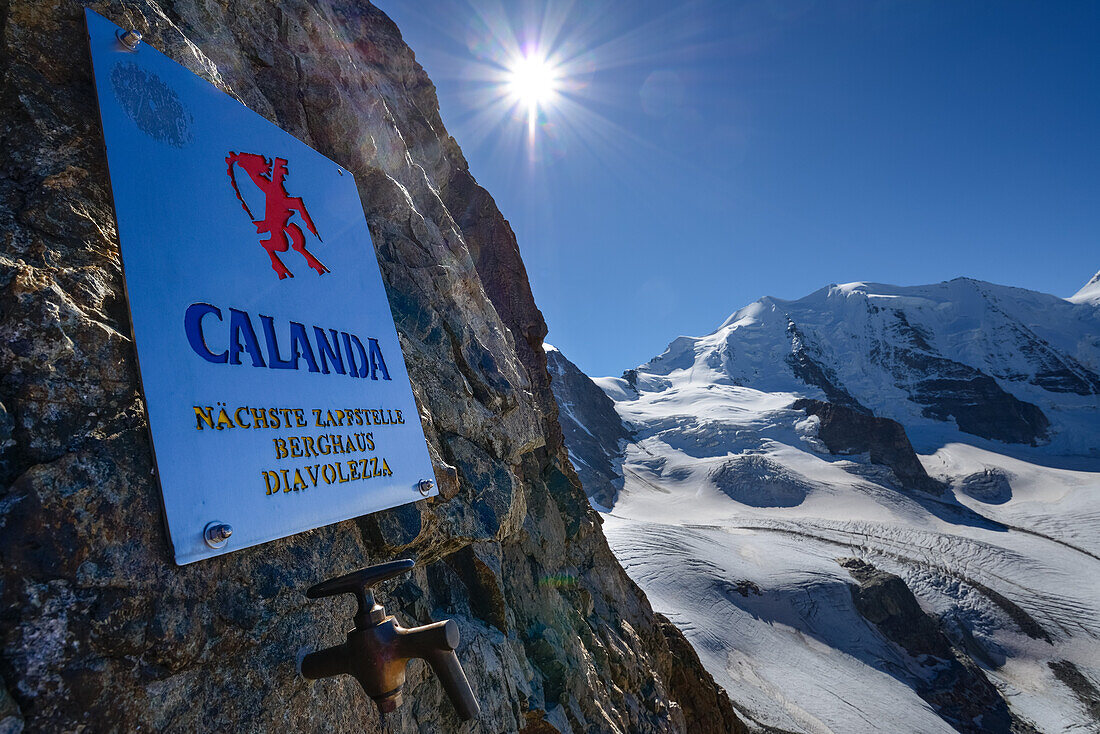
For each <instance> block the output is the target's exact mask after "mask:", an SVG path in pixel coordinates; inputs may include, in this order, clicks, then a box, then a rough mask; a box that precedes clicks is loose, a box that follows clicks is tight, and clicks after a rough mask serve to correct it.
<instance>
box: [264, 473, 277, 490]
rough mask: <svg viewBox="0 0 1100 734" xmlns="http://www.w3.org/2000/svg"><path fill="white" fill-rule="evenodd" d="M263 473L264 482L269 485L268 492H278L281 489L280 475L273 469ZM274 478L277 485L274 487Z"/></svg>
mask: <svg viewBox="0 0 1100 734" xmlns="http://www.w3.org/2000/svg"><path fill="white" fill-rule="evenodd" d="M263 475H264V484H266V485H267V493H268V494H275V493H276V492H278V491H279V475H278V474H276V473H275V472H273V471H265V472H264V473H263ZM272 479H274V480H275V486H274V487H272V486H271V480H272Z"/></svg>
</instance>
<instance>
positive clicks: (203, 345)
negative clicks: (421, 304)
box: [183, 303, 390, 380]
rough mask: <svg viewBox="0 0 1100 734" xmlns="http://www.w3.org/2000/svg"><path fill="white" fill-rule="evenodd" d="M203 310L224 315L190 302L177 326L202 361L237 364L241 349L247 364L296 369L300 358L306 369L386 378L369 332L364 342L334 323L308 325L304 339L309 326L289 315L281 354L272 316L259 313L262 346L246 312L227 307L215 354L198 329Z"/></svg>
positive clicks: (380, 356)
mask: <svg viewBox="0 0 1100 734" xmlns="http://www.w3.org/2000/svg"><path fill="white" fill-rule="evenodd" d="M207 314H214V317H215V318H217V319H218V321H224V319H223V318H222V312H221V310H220V309H219V308H217V307H216V306H212V305H210V304H209V303H192V304H191V305H190V306H188V307H187V311H186V313H185V314H184V317H183V328H184V332H185V333H186V335H187V342H188V344H190V345H191V349H192V350H194V352H195V354H197V355H199V356H200V357H202V358H203V359H205V360H206V361H207V362H213V363H214V364H227V363H228V364H241V363H242V362H241V356H242V354H243V353H247V354H248V357H249V359H250V360H251V361H252V366H253V367H267V368H269V369H273V370H296V369H298V364H299V361H300V360H304V361H305V363H306V366H307V368H308V369H309V371H310V372H318V373H322V374H326V375H327V374H331V373H332V372H336V373H338V374H341V375H350V376H351V377H358V378H360V379H362V378H366V377H368V376H369V377H370V378H371V379H372V380H377V379H379V375H381V378H382V379H383V380H389V379H390V372H389V369H387V367H386V360H385V359H384V358H383V357H382V347H381V346H379V344H378V340H377V339H375V338H372V337H368V338H367V347H364V346H363V342H362V340H360V338H359V337H358V336H356V335H355V334H351V333H349V332H346V331H337V330H336V329H328V330H327V333H326V330H325V329H323V328H321V327H320V326H314V327H312V328H313V339H310V335H309V328H310V327H307V326H305V325H304V324H302V323H299V322H297V321H290V322H288V324H289V329H288V331H289V338H290V346H289V347H288V349H289V352H288V355H287V358H286V359H283V355H282V353H281V352H280V351H279V339H278V336H277V335H276V333H275V331H276V325H275V319H274V318H272V317H271V316H264V315H263V314H259V319H260V323H261V324H262V325H263V332H264V341H263V345H264V346H266V347H267V349H266V350H264V349H263V348H262V347H261V342H260V340H259V338H257V334H256V328H255V326H254V325H253V323H252V317H251V316H249V314H248V313H247V312H246V311H241V310H240V309H236V308H230V309H229V334H228V336H229V348H228V349H226V350H225V351H223V352H221V353H220V354H217V353H215V352H213V351H211V350H210V347H209V346H208V345H207V342H206V335H205V334H204V332H203V323H202V320H203V317H204V316H206V315H207ZM285 333H287V332H284V334H285ZM314 340H315V342H316V343H315V342H314ZM283 343H284V344H286V343H287V342H283ZM318 357H320V359H318ZM265 358H266V361H265Z"/></svg>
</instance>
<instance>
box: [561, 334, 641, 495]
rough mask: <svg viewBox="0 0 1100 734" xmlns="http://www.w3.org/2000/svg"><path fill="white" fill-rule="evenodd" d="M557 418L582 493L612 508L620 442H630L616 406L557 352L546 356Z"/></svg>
mask: <svg viewBox="0 0 1100 734" xmlns="http://www.w3.org/2000/svg"><path fill="white" fill-rule="evenodd" d="M546 360H547V364H548V366H549V369H550V376H551V378H552V380H553V384H552V386H553V391H554V399H555V400H556V401H557V403H558V418H559V420H560V422H561V429H562V431H563V432H564V434H565V444H566V446H568V447H569V452H570V454H571V455H572V458H573V466H575V467H576V469H577V474H578V475H579V476H580V480H581V484H582V485H583V486H584V491H585V493H586V494H587V495H588V496H589V497H591V498H592V499H594V500H595V501H596V502H598V503H599V504H600V505H602V506H604V507H613V506H614V504H615V500H616V499H617V498H618V495H619V490H620V489H622V485H623V479H622V474H621V471H620V469H619V466H618V462H619V461H620V460H621V458H622V451H621V450H620V442H621V441H625V440H627V439H629V438H630V431H628V430H627V429H626V426H624V425H623V421H622V419H621V418H619V414H618V412H616V410H615V403H613V402H612V401H611V398H609V397H607V395H606V394H605V393H604V391H603V390H601V389H600V388H599V387H598V386H597V385H596V383H594V382H592V380H591V379H590V378H589V377H588V375H586V374H584V373H583V372H581V371H580V369H578V368H577V366H576V365H575V364H573V363H572V362H570V361H569V360H568V359H567V358H566V357H565V355H563V354H562V353H561V352H559V351H558V350H556V349H552V350H550V351H548V352H547V353H546Z"/></svg>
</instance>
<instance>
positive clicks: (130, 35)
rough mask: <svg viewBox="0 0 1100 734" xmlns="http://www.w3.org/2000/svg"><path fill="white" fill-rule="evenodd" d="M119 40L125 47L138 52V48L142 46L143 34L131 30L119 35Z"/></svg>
mask: <svg viewBox="0 0 1100 734" xmlns="http://www.w3.org/2000/svg"><path fill="white" fill-rule="evenodd" d="M118 40H119V42H120V43H122V45H123V46H125V47H126V48H128V49H130V50H131V51H135V50H137V47H138V46H139V45H140V44H141V33H140V32H139V31H135V30H134V29H133V28H131V29H130V30H128V31H121V32H120V33H119V34H118Z"/></svg>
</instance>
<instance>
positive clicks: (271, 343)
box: [260, 314, 298, 370]
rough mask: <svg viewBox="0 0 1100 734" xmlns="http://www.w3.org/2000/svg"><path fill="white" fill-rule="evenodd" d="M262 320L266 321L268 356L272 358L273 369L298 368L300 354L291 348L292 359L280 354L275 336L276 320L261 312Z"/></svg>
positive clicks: (265, 336) (265, 331) (265, 332)
mask: <svg viewBox="0 0 1100 734" xmlns="http://www.w3.org/2000/svg"><path fill="white" fill-rule="evenodd" d="M260 321H262V322H264V338H265V339H266V340H267V358H268V359H269V360H271V369H273V370H296V369H298V355H297V354H296V353H293V350H291V352H292V353H291V355H290V359H283V358H282V357H281V356H280V355H279V341H278V340H277V339H276V338H275V321H274V319H272V318H271V317H270V316H264V315H263V314H260Z"/></svg>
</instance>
